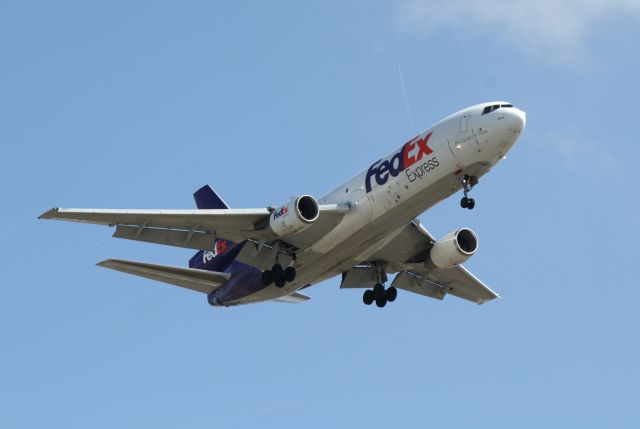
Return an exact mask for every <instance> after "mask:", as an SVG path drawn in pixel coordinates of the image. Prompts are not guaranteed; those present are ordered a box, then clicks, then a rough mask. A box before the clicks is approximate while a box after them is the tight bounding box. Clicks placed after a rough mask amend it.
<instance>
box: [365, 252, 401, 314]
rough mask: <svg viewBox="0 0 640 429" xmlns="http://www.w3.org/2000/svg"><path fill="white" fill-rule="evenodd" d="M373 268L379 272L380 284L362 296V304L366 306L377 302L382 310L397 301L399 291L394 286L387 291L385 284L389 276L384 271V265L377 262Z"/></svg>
mask: <svg viewBox="0 0 640 429" xmlns="http://www.w3.org/2000/svg"><path fill="white" fill-rule="evenodd" d="M373 266H374V267H375V268H376V270H377V271H378V283H376V285H375V286H374V287H373V289H367V290H365V291H364V294H362V302H364V303H365V304H366V305H371V304H373V302H374V301H375V302H376V305H377V306H378V307H380V308H382V307H384V306H385V305H387V302H393V301H395V300H396V297H397V296H398V289H396V288H395V287H393V286H391V287H389V288H386V289H385V287H384V282H385V281H387V274H386V272H385V269H384V263H382V262H376V263H374V264H373Z"/></svg>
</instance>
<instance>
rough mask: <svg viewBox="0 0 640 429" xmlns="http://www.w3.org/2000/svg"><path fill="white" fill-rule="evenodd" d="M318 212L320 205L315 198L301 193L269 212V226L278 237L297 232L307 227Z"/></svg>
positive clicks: (316, 216)
mask: <svg viewBox="0 0 640 429" xmlns="http://www.w3.org/2000/svg"><path fill="white" fill-rule="evenodd" d="M319 214H320V207H319V206H318V202H317V201H316V199H315V198H313V197H312V196H310V195H302V196H300V197H297V198H293V199H291V201H289V202H288V203H287V204H285V205H284V206H282V207H280V208H279V209H277V210H276V211H274V212H273V213H271V217H270V218H269V227H270V228H271V230H272V231H273V232H274V233H275V234H276V235H277V236H278V237H284V236H287V235H293V234H297V233H299V232H302V231H304V230H305V229H307V228H309V227H310V226H311V224H312V223H313V222H315V221H316V220H317V219H318V215H319Z"/></svg>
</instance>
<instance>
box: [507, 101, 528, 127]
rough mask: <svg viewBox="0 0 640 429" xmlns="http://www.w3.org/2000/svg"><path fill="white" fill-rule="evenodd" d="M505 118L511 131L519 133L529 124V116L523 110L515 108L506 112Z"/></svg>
mask: <svg viewBox="0 0 640 429" xmlns="http://www.w3.org/2000/svg"><path fill="white" fill-rule="evenodd" d="M505 116H506V118H505V119H506V120H507V123H508V124H509V128H510V129H511V130H513V131H517V132H518V133H521V132H522V130H524V127H525V125H526V124H527V115H526V113H524V112H523V111H522V110H520V109H518V108H515V107H513V108H511V109H509V110H508V111H507V112H505Z"/></svg>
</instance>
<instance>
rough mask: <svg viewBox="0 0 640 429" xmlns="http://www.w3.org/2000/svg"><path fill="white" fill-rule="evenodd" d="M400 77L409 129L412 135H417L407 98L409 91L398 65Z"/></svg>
mask: <svg viewBox="0 0 640 429" xmlns="http://www.w3.org/2000/svg"><path fill="white" fill-rule="evenodd" d="M398 76H400V87H401V88H402V97H403V98H404V107H405V109H406V110H407V117H408V118H409V127H411V129H410V130H409V131H411V135H413V134H415V128H414V126H413V117H412V116H411V107H409V98H408V97H407V89H406V88H405V86H404V77H403V76H402V69H401V68H400V64H398Z"/></svg>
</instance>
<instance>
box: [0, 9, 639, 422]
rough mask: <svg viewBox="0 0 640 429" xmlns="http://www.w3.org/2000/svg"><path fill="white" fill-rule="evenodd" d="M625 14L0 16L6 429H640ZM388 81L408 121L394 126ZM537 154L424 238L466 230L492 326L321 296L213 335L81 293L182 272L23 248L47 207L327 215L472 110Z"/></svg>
mask: <svg viewBox="0 0 640 429" xmlns="http://www.w3.org/2000/svg"><path fill="white" fill-rule="evenodd" d="M639 21H640V6H639V5H638V2H637V1H631V0H628V1H624V0H614V1H611V0H610V1H606V2H605V1H595V0H586V1H577V0H559V1H553V2H551V1H541V2H526V1H524V0H509V1H507V0H494V1H491V0H487V1H475V0H473V1H468V2H445V1H441V0H436V1H423V0H415V1H382V2H376V3H375V4H373V3H372V2H337V1H329V0H326V1H318V2H313V3H311V2H304V3H303V2H222V1H221V2H215V3H214V2H122V1H114V2H107V3H104V2H86V1H77V2H66V1H60V2H29V1H24V2H3V3H2V4H1V5H0V55H1V58H2V61H0V118H1V119H0V143H1V145H2V156H0V179H1V180H0V189H1V191H2V207H3V210H2V211H0V216H1V219H2V224H3V226H4V233H3V239H2V244H1V245H0V252H1V255H0V261H1V262H0V264H1V265H0V268H1V271H2V273H3V274H4V276H3V281H2V288H1V289H0V290H1V292H2V295H1V296H2V300H1V302H2V310H1V311H0V338H2V341H1V342H0V426H2V427H43V426H44V427H66V428H75V427H78V428H84V427H98V428H99V427H105V428H112V427H114V426H117V427H140V426H149V427H151V426H152V427H157V428H163V427H248V426H253V427H255V426H257V425H260V426H262V427H276V426H277V427H280V428H282V427H300V426H303V427H319V428H320V427H321V428H325V427H328V426H330V425H331V426H348V425H350V426H353V425H357V426H367V427H370V428H375V427H390V426H401V427H426V426H430V427H452V428H468V427H478V426H479V427H489V426H490V427H495V428H513V427H519V428H539V427H545V426H554V427H556V426H569V427H583V428H604V427H607V428H608V427H620V428H623V427H629V428H632V427H638V425H639V424H640V418H639V416H638V413H637V410H636V408H637V398H638V385H639V382H640V370H639V369H638V362H639V361H640V349H639V345H638V332H637V331H638V324H639V322H640V318H639V316H638V311H637V302H638V300H639V299H640V292H639V289H638V281H637V277H636V275H635V265H636V263H637V257H636V246H635V239H636V238H637V237H638V234H639V232H640V231H639V227H638V224H637V221H636V219H637V212H638V209H639V208H640V204H639V202H638V200H639V195H638V191H637V185H636V183H635V180H636V175H635V174H634V170H635V168H636V167H637V160H638V157H639V155H640V151H639V150H638V142H637V140H638V138H637V135H638V131H637V124H638V110H637V99H638V96H639V95H640V94H639V92H640V91H639V89H638V80H637V76H639V75H640V61H639V58H638V54H637V41H638V40H639V37H640V26H639V25H638V24H639ZM399 67H400V68H401V70H402V73H403V76H404V82H405V86H406V90H407V97H408V102H409V106H410V110H411V116H412V118H413V124H414V125H413V127H412V126H411V125H410V121H409V119H408V115H407V111H406V109H405V105H404V100H403V96H402V90H401V86H400V79H399V74H398V68H399ZM495 99H506V100H509V101H511V102H513V103H514V104H515V105H517V106H518V107H520V108H522V109H523V110H525V111H526V112H527V116H528V123H527V129H526V131H525V133H524V135H523V137H522V138H521V140H520V141H519V143H518V145H517V146H516V147H515V148H514V149H513V150H512V152H511V153H510V154H509V157H508V159H507V161H506V162H504V163H503V164H501V165H499V166H498V167H497V168H496V169H495V170H494V171H492V172H491V174H489V175H488V176H485V177H484V178H483V179H482V181H481V183H480V185H479V186H478V187H477V188H476V189H474V192H473V196H474V197H475V198H476V200H477V207H476V209H475V210H474V211H467V210H461V209H460V208H459V207H458V198H452V199H450V200H448V201H445V202H443V203H441V204H440V205H439V206H437V207H435V208H434V209H433V210H431V211H429V212H428V213H426V214H424V215H422V216H421V220H422V221H423V222H424V223H425V225H426V226H427V227H428V228H429V229H430V230H431V231H432V232H433V233H434V234H435V235H437V236H442V235H444V234H446V233H447V232H449V231H450V230H452V229H454V228H458V227H460V226H468V227H471V228H473V229H474V230H475V231H476V232H477V234H478V235H479V237H480V250H479V253H478V254H477V255H476V256H474V258H473V259H472V260H470V261H469V262H468V263H467V264H466V265H467V267H468V268H470V269H471V270H472V271H473V272H474V273H475V274H477V275H478V276H479V277H480V278H482V279H483V280H484V281H486V282H487V284H489V285H490V286H491V287H492V288H494V289H495V290H496V291H498V292H499V293H500V294H501V295H502V297H503V299H502V300H501V301H497V302H495V301H494V302H491V303H489V304H486V305H484V306H476V305H473V304H470V303H468V302H463V301H461V300H457V299H455V298H452V297H449V298H447V299H445V301H444V302H439V301H435V300H429V299H426V298H424V297H420V296H417V295H412V294H409V293H402V292H401V293H400V294H399V297H398V299H397V300H396V302H395V303H393V304H392V305H389V306H387V307H386V308H384V310H382V311H381V310H379V309H377V308H376V307H366V306H364V305H362V302H361V292H360V291H340V290H339V288H338V285H339V283H338V280H337V279H332V280H330V281H326V282H324V283H322V284H320V285H317V286H315V287H313V288H311V289H309V293H310V295H312V297H313V298H312V300H311V301H310V302H307V303H304V304H300V305H284V304H276V303H267V304H260V305H252V306H244V307H236V308H230V309H220V308H212V307H209V306H208V305H207V303H206V300H205V298H204V296H201V295H199V294H196V293H191V292H189V291H184V290H181V289H178V288H173V287H169V286H165V285H162V284H158V283H154V282H151V281H147V280H144V279H139V278H134V277H129V276H125V275H124V274H121V273H116V272H111V271H107V270H104V269H100V268H98V267H95V265H94V264H95V263H96V262H97V261H100V260H102V259H105V258H109V257H116V258H124V259H133V260H142V261H150V262H157V263H166V264H174V265H179V264H186V262H187V260H188V258H189V257H190V256H191V253H192V252H190V251H187V250H184V249H174V248H168V247H161V246H152V245H148V244H144V243H134V242H127V241H119V240H116V239H112V238H110V234H111V233H112V231H111V230H109V229H107V228H103V227H97V226H88V225H77V224H67V223H56V222H44V221H37V220H36V217H37V216H38V215H39V214H40V213H42V212H43V211H45V210H47V209H49V208H51V207H54V206H58V205H60V206H66V207H113V208H188V207H192V206H193V201H192V197H191V194H192V192H193V191H195V190H196V189H197V188H198V187H200V186H201V185H203V184H205V183H209V184H211V185H212V186H214V187H215V188H216V189H217V190H218V191H219V192H220V193H221V194H222V195H223V197H224V198H225V199H226V201H227V202H228V203H229V204H231V205H232V206H234V207H260V206H265V205H271V204H279V203H281V202H283V201H285V200H286V199H288V198H289V197H290V196H292V195H297V194H300V193H310V194H312V195H316V196H320V195H322V194H323V192H325V191H327V190H329V189H331V188H332V187H333V186H335V185H337V184H339V183H340V182H342V181H343V180H345V179H347V178H349V177H350V176H351V175H352V174H354V173H355V172H357V171H359V170H360V169H362V168H364V167H365V166H367V165H368V164H370V162H372V161H373V160H375V159H378V157H380V156H381V155H384V154H386V153H388V152H390V151H391V150H392V149H394V148H396V147H397V146H399V145H400V144H402V142H404V141H405V140H407V138H409V137H411V136H412V135H413V134H414V133H416V132H418V131H422V130H424V129H426V128H428V127H429V126H430V125H431V124H432V123H434V122H435V121H437V120H439V119H440V118H442V117H444V116H446V115H448V114H450V113H452V112H454V111H456V110H459V109H461V108H463V107H465V106H468V105H472V104H476V103H479V102H483V101H489V100H495Z"/></svg>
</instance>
